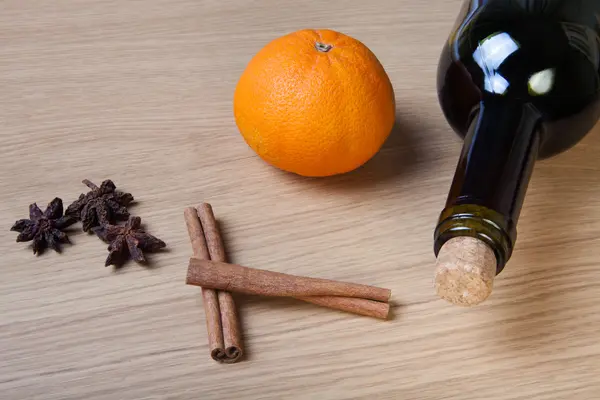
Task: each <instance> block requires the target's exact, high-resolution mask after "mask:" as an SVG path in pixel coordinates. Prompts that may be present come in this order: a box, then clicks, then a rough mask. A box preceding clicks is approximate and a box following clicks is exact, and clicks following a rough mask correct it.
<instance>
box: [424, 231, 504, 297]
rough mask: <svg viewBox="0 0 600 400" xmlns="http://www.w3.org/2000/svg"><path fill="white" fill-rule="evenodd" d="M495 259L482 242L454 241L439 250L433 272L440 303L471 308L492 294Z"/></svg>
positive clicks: (459, 239)
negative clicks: (445, 301) (443, 301)
mask: <svg viewBox="0 0 600 400" xmlns="http://www.w3.org/2000/svg"><path fill="white" fill-rule="evenodd" d="M496 264H497V261H496V256H495V255H494V252H493V251H492V249H491V248H490V247H489V246H488V245H487V244H486V243H485V242H483V241H482V240H480V239H477V238H474V237H468V236H463V237H456V238H453V239H450V240H448V241H447V242H446V243H445V244H444V245H443V246H442V248H441V249H440V251H439V253H438V258H437V265H436V271H435V290H436V292H437V294H438V296H440V297H441V298H442V299H444V300H447V301H449V302H450V303H453V304H456V305H459V306H473V305H476V304H479V303H481V302H483V301H484V300H485V299H487V297H488V296H489V295H490V294H491V293H492V288H493V284H494V277H495V276H496Z"/></svg>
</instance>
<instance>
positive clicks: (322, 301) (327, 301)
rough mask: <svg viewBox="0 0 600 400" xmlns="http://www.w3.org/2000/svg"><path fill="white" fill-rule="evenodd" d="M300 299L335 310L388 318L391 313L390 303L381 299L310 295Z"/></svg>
mask: <svg viewBox="0 0 600 400" xmlns="http://www.w3.org/2000/svg"><path fill="white" fill-rule="evenodd" d="M298 299H299V300H302V301H306V302H307V303H312V304H316V305H318V306H323V307H327V308H332V309H334V310H340V311H345V312H348V313H352V314H358V315H364V316H366V317H373V318H379V319H387V317H388V315H389V313H390V305H389V303H384V302H381V301H374V300H367V299H357V298H355V297H341V296H308V297H298Z"/></svg>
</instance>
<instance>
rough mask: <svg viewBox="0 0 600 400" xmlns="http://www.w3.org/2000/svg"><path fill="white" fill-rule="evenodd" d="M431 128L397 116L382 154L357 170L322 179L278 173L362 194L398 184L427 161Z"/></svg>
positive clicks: (415, 119) (314, 185) (312, 185)
mask: <svg viewBox="0 0 600 400" xmlns="http://www.w3.org/2000/svg"><path fill="white" fill-rule="evenodd" d="M427 131H428V127H427V126H426V124H425V123H423V122H422V121H420V120H419V119H418V117H417V116H415V115H408V114H407V115H404V114H401V113H397V114H396V122H395V124H394V127H393V128H392V131H391V133H390V135H389V137H388V139H387V140H386V142H385V143H384V144H383V146H382V148H381V149H380V151H379V152H378V153H377V154H375V156H373V158H371V160H369V161H368V162H367V163H365V164H364V165H363V166H361V167H359V168H357V169H356V170H354V171H351V172H348V173H345V174H340V175H335V176H329V177H321V178H309V177H302V176H298V175H295V174H291V173H288V172H284V171H278V170H275V171H274V173H279V174H280V175H281V176H282V178H283V179H288V180H292V181H294V182H303V183H305V184H306V186H307V187H308V188H311V189H315V188H316V189H318V190H321V189H327V190H343V191H360V190H363V189H365V188H367V187H370V186H373V185H378V184H381V183H385V182H388V181H395V180H398V179H402V178H403V177H407V176H409V175H411V174H412V173H414V172H415V170H416V169H417V167H418V165H419V164H424V163H426V162H427V151H425V150H426V147H425V146H424V141H425V140H427V138H426V133H427Z"/></svg>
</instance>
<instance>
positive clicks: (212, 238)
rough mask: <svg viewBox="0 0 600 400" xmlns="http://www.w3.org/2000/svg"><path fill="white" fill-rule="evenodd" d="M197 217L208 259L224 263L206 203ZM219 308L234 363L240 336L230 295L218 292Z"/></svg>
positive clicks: (229, 355) (217, 228)
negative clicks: (200, 225) (204, 239)
mask: <svg viewBox="0 0 600 400" xmlns="http://www.w3.org/2000/svg"><path fill="white" fill-rule="evenodd" d="M198 217H199V218H200V223H201V224H202V228H203V229H204V237H205V238H206V244H207V246H208V252H209V253H210V259H211V260H213V261H222V262H225V261H226V257H225V246H224V245H223V239H222V238H221V234H220V232H219V227H218V226H217V220H216V218H215V215H214V213H213V210H212V207H211V205H210V204H208V203H202V204H200V205H199V206H198ZM217 296H218V298H219V307H220V309H221V325H222V326H223V340H224V342H225V353H226V354H227V357H228V360H229V361H230V362H235V361H237V360H238V359H239V358H241V357H242V355H243V354H242V353H243V351H242V344H241V342H242V340H241V337H242V334H241V330H240V323H239V319H238V316H237V310H236V307H235V303H234V301H233V297H232V296H231V293H229V292H226V291H222V290H220V291H218V292H217Z"/></svg>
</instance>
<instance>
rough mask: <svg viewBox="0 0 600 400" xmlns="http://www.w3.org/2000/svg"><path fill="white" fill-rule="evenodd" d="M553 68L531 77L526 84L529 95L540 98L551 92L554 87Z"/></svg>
mask: <svg viewBox="0 0 600 400" xmlns="http://www.w3.org/2000/svg"><path fill="white" fill-rule="evenodd" d="M554 75H555V71H554V68H548V69H545V70H543V71H540V72H536V73H535V74H533V75H531V77H530V78H529V81H528V82H527V87H528V90H529V94H530V95H532V96H541V95H543V94H546V93H548V92H549V91H550V90H552V87H553V86H554Z"/></svg>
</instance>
